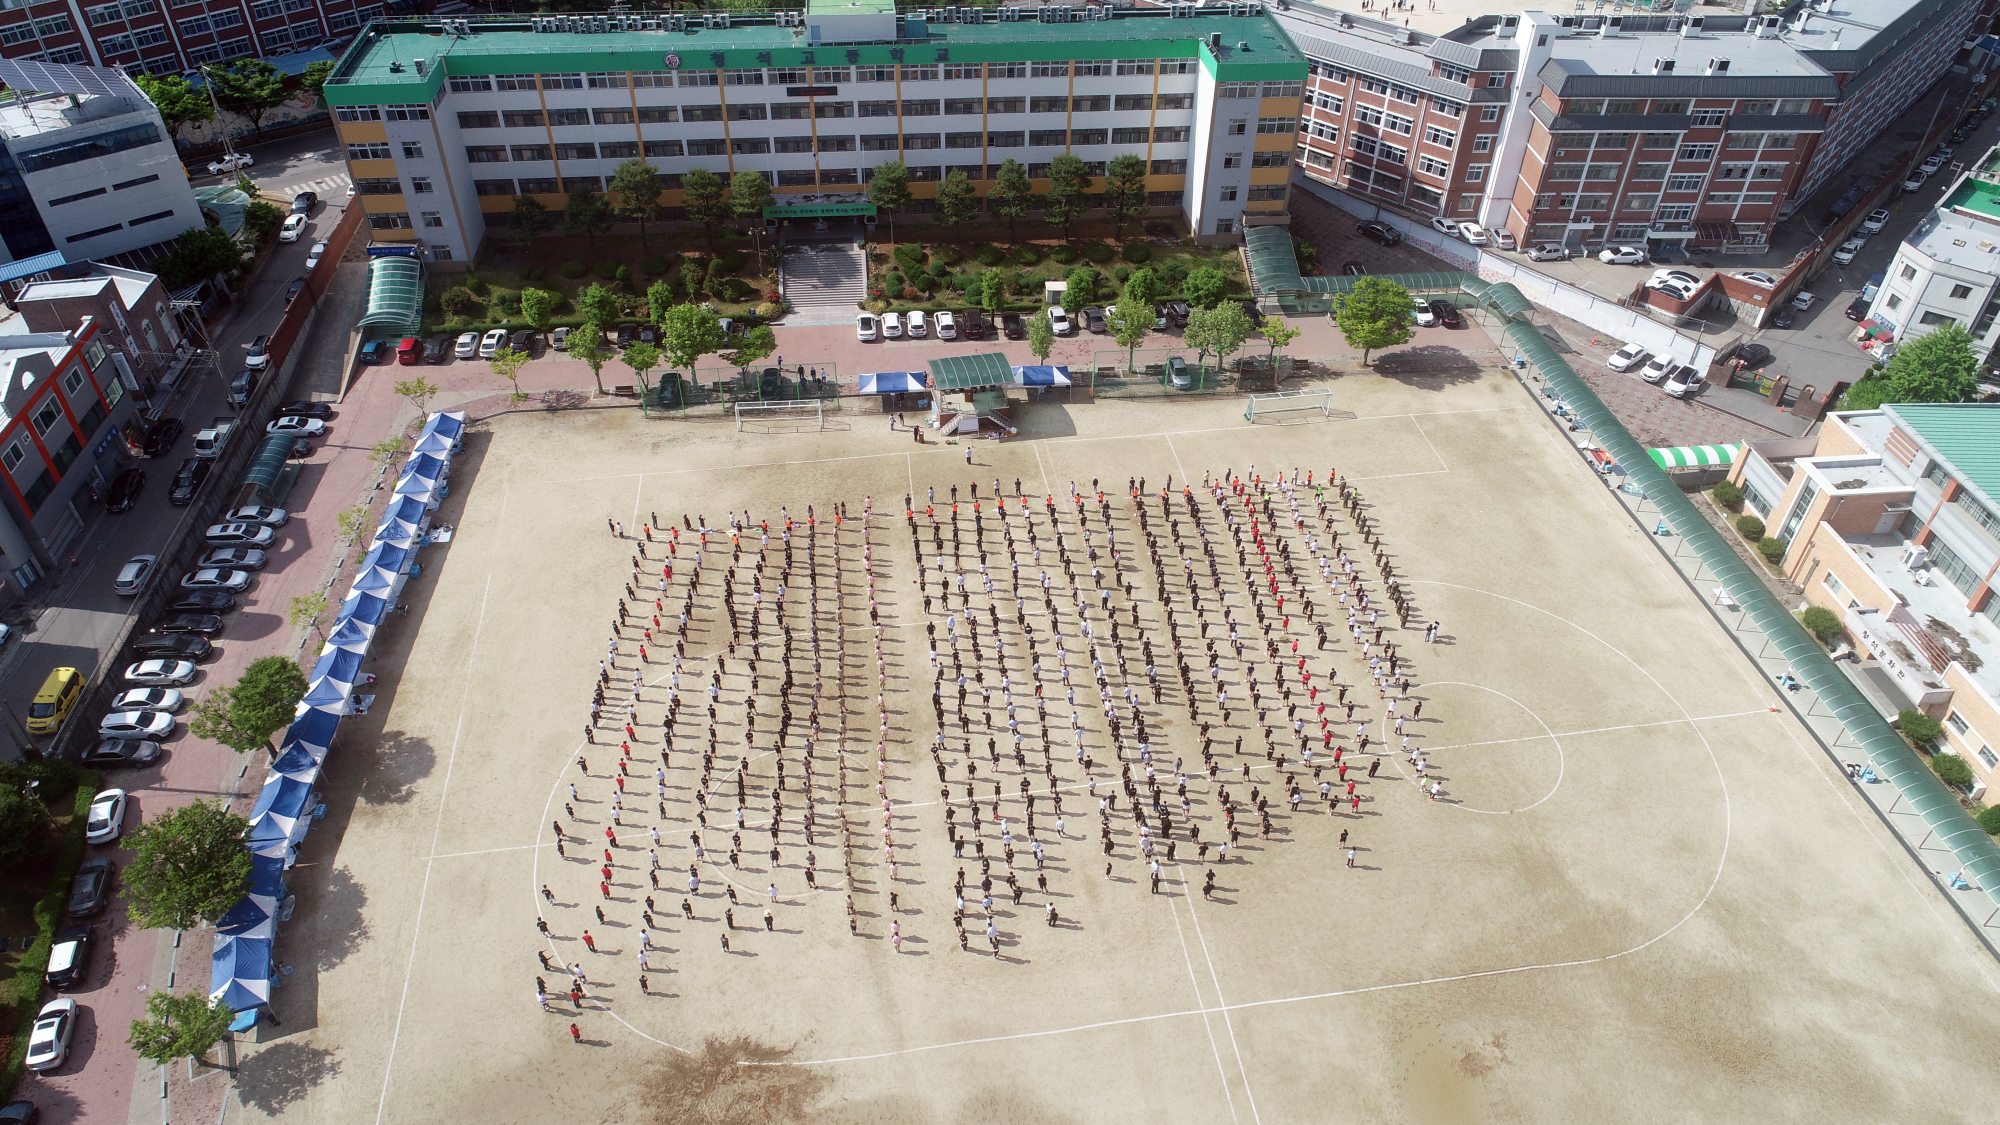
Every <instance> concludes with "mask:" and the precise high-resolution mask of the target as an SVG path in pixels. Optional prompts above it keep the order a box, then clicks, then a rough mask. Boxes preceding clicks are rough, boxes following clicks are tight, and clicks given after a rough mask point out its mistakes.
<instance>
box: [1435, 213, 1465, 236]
mask: <svg viewBox="0 0 2000 1125" xmlns="http://www.w3.org/2000/svg"><path fill="white" fill-rule="evenodd" d="M1431 229H1432V230H1434V231H1437V232H1438V233H1439V234H1448V235H1450V236H1452V237H1453V238H1458V237H1460V236H1461V235H1462V234H1463V233H1464V232H1463V231H1460V230H1459V229H1458V223H1457V222H1456V221H1455V220H1452V219H1447V218H1445V217H1444V216H1442V215H1433V216H1432V217H1431Z"/></svg>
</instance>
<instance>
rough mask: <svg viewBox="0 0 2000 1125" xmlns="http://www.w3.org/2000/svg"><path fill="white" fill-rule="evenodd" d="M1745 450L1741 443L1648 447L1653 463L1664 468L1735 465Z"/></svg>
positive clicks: (1704, 467) (1700, 467)
mask: <svg viewBox="0 0 2000 1125" xmlns="http://www.w3.org/2000/svg"><path fill="white" fill-rule="evenodd" d="M1742 451H1743V447H1742V446H1740V445H1673V446H1666V447H1663V448H1660V449H1648V450H1647V451H1646V452H1647V453H1650V454H1652V455H1653V464H1655V465H1658V466H1659V467H1660V468H1662V469H1706V468H1714V467H1716V466H1719V465H1733V464H1735V463H1736V457H1737V455H1738V454H1739V453H1741V452H1742Z"/></svg>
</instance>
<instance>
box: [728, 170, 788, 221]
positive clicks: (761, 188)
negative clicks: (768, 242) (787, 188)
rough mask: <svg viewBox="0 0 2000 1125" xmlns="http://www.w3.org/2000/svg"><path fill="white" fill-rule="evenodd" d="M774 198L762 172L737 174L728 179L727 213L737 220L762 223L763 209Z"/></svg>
mask: <svg viewBox="0 0 2000 1125" xmlns="http://www.w3.org/2000/svg"><path fill="white" fill-rule="evenodd" d="M776 198H777V197H776V196H774V195H772V194H771V181H769V180H767V179H765V178H764V173H762V172H738V173H736V174H735V175H734V176H731V177H730V178H729V211H730V213H731V214H732V215H734V216H736V218H737V219H739V220H743V221H748V222H762V221H763V219H764V208H766V207H769V206H770V205H771V204H772V202H773V201H774V200H775V199H776Z"/></svg>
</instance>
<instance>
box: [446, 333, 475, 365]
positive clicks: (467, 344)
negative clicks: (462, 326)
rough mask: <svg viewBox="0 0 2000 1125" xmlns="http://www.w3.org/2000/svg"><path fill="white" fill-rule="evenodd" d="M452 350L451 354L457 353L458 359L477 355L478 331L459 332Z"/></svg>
mask: <svg viewBox="0 0 2000 1125" xmlns="http://www.w3.org/2000/svg"><path fill="white" fill-rule="evenodd" d="M452 351H453V354H455V355H457V356H458V358H460V359H471V358H472V357H474V356H476V355H478V354H479V333H477V332H462V333H460V334H459V337H458V345H457V346H456V347H455V348H453V349H452Z"/></svg>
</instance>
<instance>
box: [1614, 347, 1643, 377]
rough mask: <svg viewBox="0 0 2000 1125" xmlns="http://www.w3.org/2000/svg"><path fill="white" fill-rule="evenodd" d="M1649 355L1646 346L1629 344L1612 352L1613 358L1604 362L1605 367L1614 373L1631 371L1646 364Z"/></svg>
mask: <svg viewBox="0 0 2000 1125" xmlns="http://www.w3.org/2000/svg"><path fill="white" fill-rule="evenodd" d="M1648 354H1649V353H1648V352H1647V351H1646V345H1644V344H1627V345H1625V346H1624V347H1622V348H1619V349H1618V350H1617V351H1615V352H1612V353H1611V357H1610V358H1609V359H1606V360H1605V361H1604V366H1606V367H1609V368H1610V369H1611V370H1613V371H1630V370H1632V368H1634V367H1636V366H1638V365H1639V364H1641V363H1644V362H1645V361H1646V356H1647V355H1648Z"/></svg>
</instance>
